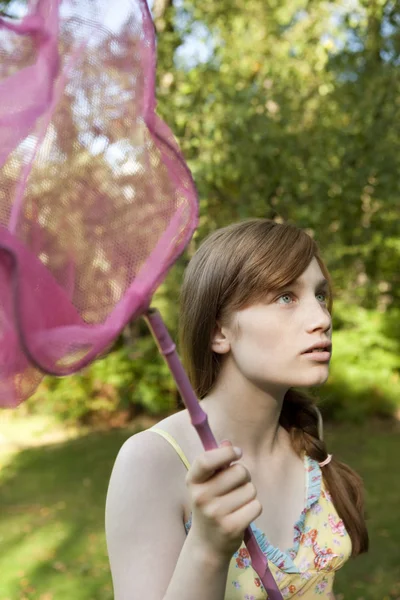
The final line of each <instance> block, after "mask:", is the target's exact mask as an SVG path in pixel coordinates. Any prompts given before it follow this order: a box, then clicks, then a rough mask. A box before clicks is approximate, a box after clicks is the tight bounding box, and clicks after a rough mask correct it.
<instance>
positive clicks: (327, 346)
mask: <svg viewBox="0 0 400 600" xmlns="http://www.w3.org/2000/svg"><path fill="white" fill-rule="evenodd" d="M331 351H332V343H331V342H329V341H323V342H316V343H315V344H313V345H312V346H310V347H309V348H308V349H307V350H304V351H303V352H302V354H311V353H313V352H321V353H323V352H331Z"/></svg>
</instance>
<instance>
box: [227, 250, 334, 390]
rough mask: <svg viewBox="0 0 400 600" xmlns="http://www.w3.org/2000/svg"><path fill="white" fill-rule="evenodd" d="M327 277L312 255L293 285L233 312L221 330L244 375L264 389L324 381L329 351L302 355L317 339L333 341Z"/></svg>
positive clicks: (236, 364)
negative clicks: (317, 356)
mask: <svg viewBox="0 0 400 600" xmlns="http://www.w3.org/2000/svg"><path fill="white" fill-rule="evenodd" d="M323 280H324V276H323V274H322V271H321V269H320V267H319V265H318V262H317V260H316V259H315V258H314V259H313V260H312V261H311V263H310V265H309V266H308V268H307V269H306V270H305V271H304V273H303V274H302V275H301V277H299V278H298V279H297V281H296V282H295V283H294V284H293V285H289V286H287V289H285V290H283V291H282V292H279V293H271V294H268V295H267V297H266V298H265V301H264V302H262V303H257V304H254V305H251V306H249V307H248V308H244V309H242V310H239V311H236V312H235V313H233V315H232V319H231V321H230V323H229V325H228V326H227V327H222V329H221V333H222V334H223V335H224V337H225V339H226V341H227V344H228V346H229V351H230V357H231V360H233V361H234V365H235V367H236V368H237V369H238V370H239V371H240V372H241V373H242V374H243V376H244V377H245V378H247V379H249V380H251V381H252V382H253V383H254V384H256V385H257V386H258V387H262V388H265V389H269V388H271V386H273V387H274V388H285V389H287V388H289V387H296V386H297V387H308V386H314V385H320V384H322V383H325V381H326V380H327V378H328V375H329V361H330V356H329V357H328V359H327V360H324V361H317V360H316V359H315V357H313V355H310V354H304V352H305V351H306V350H308V348H309V347H310V346H312V345H313V344H315V343H320V342H326V341H329V342H330V341H331V336H332V320H331V316H330V314H329V312H328V308H327V304H328V296H327V294H328V287H327V285H326V284H324V283H323ZM328 350H329V349H328ZM217 351H218V350H217ZM321 358H322V355H321Z"/></svg>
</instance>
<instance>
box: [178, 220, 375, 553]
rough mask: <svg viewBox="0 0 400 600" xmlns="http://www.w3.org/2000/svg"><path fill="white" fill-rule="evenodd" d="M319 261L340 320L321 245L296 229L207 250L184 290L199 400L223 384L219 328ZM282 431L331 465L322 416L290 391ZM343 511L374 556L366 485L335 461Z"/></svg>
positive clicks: (237, 229) (356, 544)
mask: <svg viewBox="0 0 400 600" xmlns="http://www.w3.org/2000/svg"><path fill="white" fill-rule="evenodd" d="M314 257H315V258H316V260H317V261H318V264H319V266H320V268H321V271H322V273H323V275H324V277H325V278H326V279H327V280H328V284H329V298H328V310H329V312H332V303H333V294H332V283H331V278H330V276H329V273H328V270H327V268H326V266H325V264H324V262H323V261H322V258H321V256H320V253H319V249H318V246H317V244H316V242H315V241H314V240H313V239H312V238H311V237H310V236H309V235H308V234H307V233H306V232H305V231H303V230H301V229H299V228H298V227H296V226H294V225H291V224H289V223H276V222H274V221H271V220H269V219H251V220H247V221H243V222H241V223H236V224H233V225H230V226H228V227H225V228H223V229H219V230H217V231H215V232H214V233H213V234H211V235H210V236H209V237H208V238H207V239H206V240H205V241H204V242H203V243H202V245H201V246H200V248H199V249H198V250H197V252H196V253H195V255H194V256H193V258H192V260H191V261H190V263H189V265H188V267H187V269H186V272H185V276H184V281H183V285H182V288H181V299H180V300H181V307H180V325H179V328H180V335H179V337H180V349H181V354H182V359H183V362H184V365H185V367H186V369H187V372H188V375H189V378H190V380H191V383H192V385H193V387H194V390H195V392H196V394H197V396H198V398H204V396H206V394H208V393H209V392H210V391H211V389H212V387H213V385H214V383H215V382H216V380H217V378H218V375H219V372H220V370H221V365H222V359H223V357H222V356H221V355H220V354H217V353H215V352H213V351H212V349H211V339H212V335H213V332H214V328H215V324H216V322H217V321H219V322H224V320H225V319H226V318H227V317H229V314H230V313H231V312H232V311H235V310H240V309H241V308H244V307H245V306H246V305H248V304H250V303H253V302H257V301H258V300H261V299H262V298H263V297H265V294H266V293H268V292H271V291H276V290H281V289H282V288H283V287H285V286H287V285H290V284H292V283H293V282H294V281H295V280H296V279H297V278H298V277H300V276H301V274H302V273H303V272H304V271H305V270H306V268H307V267H308V265H309V264H310V262H311V260H312V259H313V258H314ZM280 423H281V425H282V426H283V427H284V428H285V429H286V430H287V431H288V432H289V433H290V437H291V441H292V446H293V448H294V450H295V451H296V452H297V453H298V454H299V455H300V454H301V453H302V452H304V451H305V452H306V454H307V455H308V456H310V457H311V458H313V459H314V460H316V461H318V462H322V461H323V460H324V459H325V458H326V457H327V448H326V445H325V442H324V441H323V439H321V436H320V427H319V424H320V414H319V411H318V409H317V408H316V406H315V404H314V400H313V399H311V398H309V397H308V396H307V395H306V394H304V393H303V392H300V391H298V390H295V389H294V388H290V389H289V390H288V392H287V393H286V395H285V398H284V402H283V407H282V412H281V416H280ZM322 473H323V477H324V481H325V483H326V485H327V488H328V489H329V491H330V494H331V496H332V500H333V502H334V505H335V508H336V510H337V512H338V514H339V516H340V517H341V519H343V522H344V525H345V527H346V529H347V531H348V533H349V535H350V538H351V541H352V554H353V556H356V555H357V554H361V553H362V552H366V551H367V550H368V532H367V528H366V523H365V516H364V499H363V496H364V494H363V484H362V480H361V478H360V477H359V475H357V474H356V473H355V472H354V471H353V470H352V469H350V467H348V466H347V465H345V464H343V463H342V462H339V461H338V460H336V459H335V458H334V457H333V458H332V460H331V462H330V463H329V464H328V465H326V466H324V467H323V468H322Z"/></svg>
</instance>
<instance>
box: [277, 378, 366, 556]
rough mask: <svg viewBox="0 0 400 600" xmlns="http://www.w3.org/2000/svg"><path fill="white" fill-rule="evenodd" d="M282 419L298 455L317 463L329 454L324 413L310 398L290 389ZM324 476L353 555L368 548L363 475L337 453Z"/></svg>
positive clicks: (323, 473)
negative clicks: (324, 427)
mask: <svg viewBox="0 0 400 600" xmlns="http://www.w3.org/2000/svg"><path fill="white" fill-rule="evenodd" d="M280 423H281V425H282V426H283V427H284V428H285V429H286V430H287V431H288V432H289V433H290V437H291V441H292V446H293V448H294V450H295V452H296V453H297V454H298V455H299V456H300V455H301V454H302V453H303V452H305V453H306V454H307V455H308V456H309V457H310V458H312V459H314V460H316V461H317V462H318V463H320V462H322V461H324V460H325V459H326V458H327V456H328V451H327V448H326V444H325V442H324V439H323V423H322V416H321V413H320V411H319V410H318V408H317V407H316V406H315V404H314V402H313V400H312V399H311V398H309V397H308V396H306V395H305V394H303V393H301V392H299V391H297V390H293V389H290V390H289V391H288V392H287V393H286V396H285V400H284V403H283V407H282V412H281V416H280ZM322 476H323V478H324V482H325V484H326V487H327V488H328V490H329V492H330V495H331V496H332V500H333V503H334V505H335V508H336V510H337V512H338V514H339V516H340V518H341V519H342V520H343V523H344V525H345V527H346V530H347V532H348V533H349V536H350V538H351V542H352V547H353V550H352V554H353V556H357V555H358V554H361V553H363V552H366V551H367V550H368V532H367V527H366V523H365V515H364V487H363V482H362V480H361V477H360V476H359V475H357V473H355V472H354V471H353V470H352V469H351V468H350V467H348V466H347V465H345V464H344V463H342V462H340V461H338V460H336V459H335V458H334V457H333V458H332V460H331V462H330V463H329V464H327V465H326V466H324V467H323V468H322Z"/></svg>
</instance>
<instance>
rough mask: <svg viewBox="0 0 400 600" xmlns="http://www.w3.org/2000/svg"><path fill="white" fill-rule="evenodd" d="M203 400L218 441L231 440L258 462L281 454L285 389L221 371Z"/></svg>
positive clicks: (285, 438)
mask: <svg viewBox="0 0 400 600" xmlns="http://www.w3.org/2000/svg"><path fill="white" fill-rule="evenodd" d="M220 375H221V376H220V377H219V378H218V383H217V385H215V386H214V388H213V390H212V392H211V393H210V394H208V395H207V396H206V397H205V398H204V399H203V400H202V401H201V402H200V404H201V406H202V408H203V409H204V411H205V412H206V413H207V416H208V420H209V424H210V427H211V430H212V431H213V433H214V435H215V437H216V439H217V441H218V442H221V441H222V440H223V439H228V440H230V441H231V442H232V444H233V445H234V446H239V447H240V448H241V449H242V450H243V456H246V460H247V461H250V462H251V463H254V464H257V463H259V462H260V461H261V460H265V458H266V457H271V456H272V455H276V454H279V450H280V449H281V448H283V447H284V446H285V447H286V446H287V444H288V434H287V432H286V431H285V430H284V429H283V428H282V427H281V425H280V424H279V417H280V414H281V410H282V404H283V400H284V396H285V393H286V390H282V389H280V390H269V391H267V390H264V389H260V388H259V387H257V386H256V385H255V384H253V383H251V382H249V380H247V379H245V378H243V376H241V375H240V374H238V373H237V372H230V373H221V374H220Z"/></svg>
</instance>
